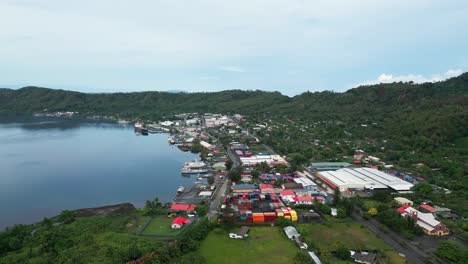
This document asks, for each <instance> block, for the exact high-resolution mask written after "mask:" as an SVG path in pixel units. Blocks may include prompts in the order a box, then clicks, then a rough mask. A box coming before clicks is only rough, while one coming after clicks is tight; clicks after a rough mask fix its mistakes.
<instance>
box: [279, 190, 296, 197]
mask: <svg viewBox="0 0 468 264" xmlns="http://www.w3.org/2000/svg"><path fill="white" fill-rule="evenodd" d="M280 194H281V196H296V195H295V194H294V192H293V191H291V190H284V191H282V192H281V193H280Z"/></svg>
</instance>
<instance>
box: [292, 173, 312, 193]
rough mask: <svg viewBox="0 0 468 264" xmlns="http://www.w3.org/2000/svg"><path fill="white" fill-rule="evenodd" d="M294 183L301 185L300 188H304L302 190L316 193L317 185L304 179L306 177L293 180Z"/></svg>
mask: <svg viewBox="0 0 468 264" xmlns="http://www.w3.org/2000/svg"><path fill="white" fill-rule="evenodd" d="M294 181H295V182H296V183H300V184H302V187H304V189H306V190H310V191H313V192H315V191H317V184H316V183H315V182H313V181H312V180H310V179H309V178H306V177H301V178H295V179H294Z"/></svg>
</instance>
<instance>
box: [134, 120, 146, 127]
mask: <svg viewBox="0 0 468 264" xmlns="http://www.w3.org/2000/svg"><path fill="white" fill-rule="evenodd" d="M143 125H144V124H143V122H140V121H137V122H136V123H135V124H134V125H133V126H134V127H135V128H143Z"/></svg>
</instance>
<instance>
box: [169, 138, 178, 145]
mask: <svg viewBox="0 0 468 264" xmlns="http://www.w3.org/2000/svg"><path fill="white" fill-rule="evenodd" d="M167 141H168V142H169V144H171V145H174V144H175V143H176V142H175V140H174V137H169V138H168V139H167Z"/></svg>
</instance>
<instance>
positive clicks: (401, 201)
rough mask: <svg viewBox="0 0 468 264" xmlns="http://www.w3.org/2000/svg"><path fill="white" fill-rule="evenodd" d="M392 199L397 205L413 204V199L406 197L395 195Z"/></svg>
mask: <svg viewBox="0 0 468 264" xmlns="http://www.w3.org/2000/svg"><path fill="white" fill-rule="evenodd" d="M393 199H394V200H395V201H397V202H398V204H399V205H409V206H412V205H413V201H411V200H409V199H406V198H405V197H395V198H393Z"/></svg>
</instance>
